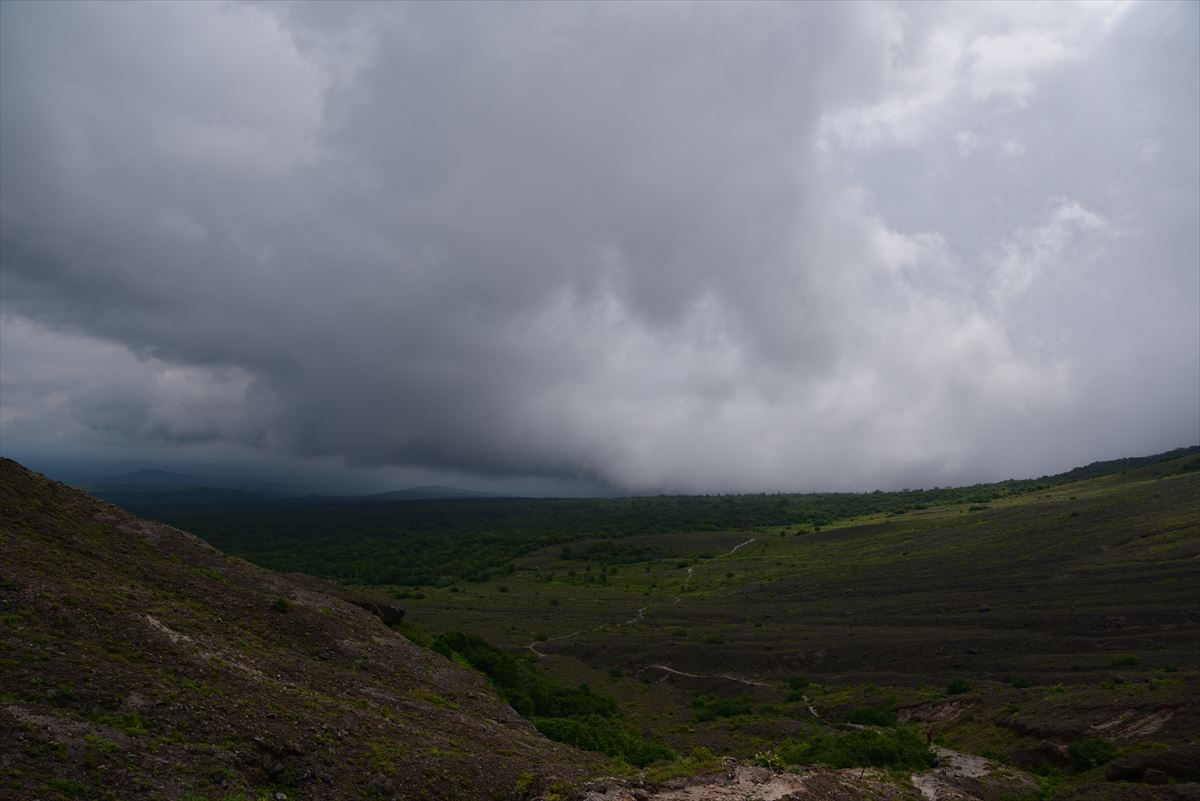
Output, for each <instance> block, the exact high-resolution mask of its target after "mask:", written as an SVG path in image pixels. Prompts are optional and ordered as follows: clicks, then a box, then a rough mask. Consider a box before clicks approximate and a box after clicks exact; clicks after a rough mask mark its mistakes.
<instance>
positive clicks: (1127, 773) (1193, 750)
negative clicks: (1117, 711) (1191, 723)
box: [1104, 745, 1200, 784]
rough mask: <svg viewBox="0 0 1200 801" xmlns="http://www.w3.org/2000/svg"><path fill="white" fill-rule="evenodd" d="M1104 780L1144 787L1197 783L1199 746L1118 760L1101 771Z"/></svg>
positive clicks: (1152, 752)
mask: <svg viewBox="0 0 1200 801" xmlns="http://www.w3.org/2000/svg"><path fill="white" fill-rule="evenodd" d="M1104 778H1106V779H1108V780H1109V781H1110V782H1142V783H1144V784H1168V783H1175V782H1200V745H1185V746H1181V747H1179V748H1172V749H1169V750H1165V751H1143V752H1142V753H1139V754H1129V755H1127V756H1123V757H1119V758H1117V759H1115V760H1113V761H1112V763H1110V764H1109V766H1108V767H1107V768H1105V770H1104Z"/></svg>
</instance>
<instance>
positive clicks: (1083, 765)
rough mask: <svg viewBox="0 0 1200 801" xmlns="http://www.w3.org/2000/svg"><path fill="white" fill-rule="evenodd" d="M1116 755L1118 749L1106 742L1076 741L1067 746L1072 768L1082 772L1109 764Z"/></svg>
mask: <svg viewBox="0 0 1200 801" xmlns="http://www.w3.org/2000/svg"><path fill="white" fill-rule="evenodd" d="M1116 755H1117V749H1116V748H1114V747H1113V746H1112V745H1111V744H1110V743H1107V742H1105V741H1104V740H1076V741H1075V742H1073V743H1071V744H1070V745H1069V746H1067V757H1068V758H1069V759H1070V760H1071V767H1073V768H1074V769H1075V770H1077V771H1080V772H1082V771H1085V770H1091V769H1092V768H1098V767H1100V766H1101V765H1105V764H1108V762H1110V761H1111V760H1112V758H1113V757H1115V756H1116Z"/></svg>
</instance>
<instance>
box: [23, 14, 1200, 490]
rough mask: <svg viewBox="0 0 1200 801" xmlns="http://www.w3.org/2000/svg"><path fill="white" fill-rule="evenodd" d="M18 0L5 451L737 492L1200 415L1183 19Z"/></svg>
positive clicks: (919, 480) (1070, 440) (999, 464)
mask: <svg viewBox="0 0 1200 801" xmlns="http://www.w3.org/2000/svg"><path fill="white" fill-rule="evenodd" d="M0 8H2V10H0V14H2V15H3V24H2V25H0V59H2V66H3V69H2V70H0V90H2V92H3V95H2V97H3V114H0V143H2V150H0V248H2V249H0V266H2V272H0V280H2V286H0V289H2V294H0V302H2V307H0V313H2V316H0V325H2V326H3V327H2V331H3V337H2V339H0V345H2V351H0V356H2V357H3V360H2V362H0V379H2V382H3V399H2V401H3V402H2V404H0V432H2V433H3V437H4V439H5V440H6V442H8V443H9V444H8V446H7V447H12V443H17V444H18V445H19V446H20V447H22V448H26V449H33V450H36V449H37V448H39V447H49V446H50V444H52V443H61V442H63V441H71V442H80V443H84V442H88V443H93V444H94V445H95V447H96V448H100V449H103V448H114V449H116V448H126V449H128V448H136V447H139V445H140V444H144V443H159V444H162V443H171V444H177V445H178V447H179V448H180V449H187V448H196V447H206V448H209V449H212V448H229V449H230V452H231V453H232V452H234V449H237V450H238V451H239V452H263V453H269V454H276V455H279V456H281V457H286V458H304V457H334V458H337V459H343V460H345V461H346V462H347V463H350V464H355V465H368V466H369V465H408V466H414V467H418V468H429V469H436V470H452V471H459V472H465V473H476V474H481V475H491V476H510V475H532V476H549V477H582V478H587V479H593V480H596V481H599V482H605V483H609V484H612V485H614V486H618V487H625V488H630V489H656V488H677V489H686V490H757V489H785V488H826V487H837V488H851V487H870V486H895V485H900V484H908V485H917V484H925V485H930V484H937V483H947V482H950V481H957V480H975V479H986V478H999V477H1005V476H1008V475H1026V474H1031V473H1039V472H1045V471H1050V470H1054V469H1060V468H1065V467H1069V466H1071V465H1073V464H1076V463H1079V462H1083V461H1088V460H1090V459H1094V458H1102V457H1109V456H1116V455H1125V454H1130V453H1141V452H1148V451H1152V450H1157V449H1164V448H1168V447H1174V446H1177V445H1181V444H1190V443H1194V442H1196V441H1200V267H1198V265H1200V242H1198V239H1200V199H1198V196H1200V190H1198V188H1197V187H1200V166H1198V159H1200V155H1198V154H1200V145H1198V143H1200V123H1198V119H1197V118H1198V105H1197V98H1198V97H1200V64H1198V60H1197V58H1198V57H1197V28H1198V24H1200V10H1198V8H1197V6H1196V5H1195V4H1188V3H1178V4H1171V3H1158V4H1146V5H1144V6H1137V5H1135V6H1128V5H1126V4H1121V3H1110V4H1089V5H1080V6H1068V5H1066V4H1055V5H1049V4H1037V5H1019V4H1010V3H1003V4H999V5H982V4H963V5H959V6H945V5H931V6H926V5H904V6H896V5H887V4H853V5H847V6H835V5H832V4H830V5H824V4H815V3H808V4H787V5H775V4H771V5H767V4H763V5H746V4H736V5H735V4H729V5H725V4H714V3H703V4H687V3H684V4H670V5H668V4H590V5H584V4H532V5H522V4H478V5H475V4H437V5H435V4H406V5H400V4H367V5H350V4H342V3H339V4H332V5H323V4H315V3H305V4H287V5H274V4H266V5H224V4H215V3H203V4H201V3H197V4H184V3H167V4H155V5H150V6H147V5H108V4H65V3H63V4H42V3H37V4H34V3H30V4H25V3H15V2H14V3H5V4H4V5H3V6H2V7H0Z"/></svg>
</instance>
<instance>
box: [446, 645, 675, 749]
mask: <svg viewBox="0 0 1200 801" xmlns="http://www.w3.org/2000/svg"><path fill="white" fill-rule="evenodd" d="M430 647H431V648H432V649H433V650H435V651H437V652H438V653H440V654H442V655H443V656H445V657H447V658H449V659H459V660H462V661H464V662H465V663H466V664H468V665H470V666H471V667H473V668H475V669H476V670H479V671H480V672H482V673H483V674H484V675H486V676H487V677H488V678H489V679H490V680H491V682H492V685H493V686H494V687H495V688H496V689H497V690H498V691H499V693H500V695H501V696H502V697H503V698H504V700H506V701H507V702H508V703H509V705H510V706H512V708H513V709H515V710H516V711H517V712H518V713H520V714H521V715H522V716H524V717H526V718H528V719H529V720H530V721H531V722H532V723H533V725H534V726H536V727H537V729H538V731H540V732H541V733H542V734H544V735H546V736H547V737H549V738H550V739H551V740H557V741H558V742H562V743H567V744H568V745H573V746H575V747H576V748H582V749H583V750H585V751H599V752H601V753H604V754H607V755H608V756H611V757H619V758H621V759H624V760H625V761H626V762H628V763H630V764H631V765H637V766H639V767H641V766H644V765H648V764H650V763H651V762H659V761H662V760H668V759H673V758H674V757H675V754H674V752H673V751H672V750H671V749H670V748H668V747H667V746H666V745H664V744H663V743H661V742H648V741H646V740H645V739H643V738H642V737H641V736H640V735H638V734H636V733H635V732H633V731H631V730H629V729H628V728H626V727H624V726H623V725H622V723H621V715H620V713H619V711H618V710H617V705H616V703H615V702H614V701H613V700H612V699H610V698H606V697H604V696H602V695H600V694H598V693H596V692H594V691H593V690H592V689H591V688H590V687H588V686H587V685H586V684H579V685H577V686H574V687H572V686H569V685H566V684H563V683H561V682H558V681H555V680H553V679H550V678H548V677H546V676H544V675H543V674H542V673H541V672H540V671H539V670H538V669H537V668H536V667H535V666H534V665H531V664H529V663H527V662H523V661H519V660H518V659H516V657H514V656H513V655H512V654H510V653H508V652H507V651H504V650H502V649H500V648H497V647H495V646H494V645H491V644H489V643H487V642H486V641H484V640H483V639H481V638H479V637H475V636H472V635H470V634H464V633H462V632H460V631H453V632H447V633H445V634H440V635H438V636H437V637H435V638H433V640H432V642H431V644H430Z"/></svg>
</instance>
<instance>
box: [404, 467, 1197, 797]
mask: <svg viewBox="0 0 1200 801" xmlns="http://www.w3.org/2000/svg"><path fill="white" fill-rule="evenodd" d="M1185 461H1187V460H1179V462H1178V463H1172V462H1168V463H1164V464H1160V465H1153V466H1149V467H1139V468H1136V469H1131V470H1128V471H1127V472H1126V473H1124V474H1117V475H1111V476H1104V477H1100V478H1095V479H1090V480H1087V481H1083V482H1079V483H1073V484H1068V485H1063V486H1059V487H1056V488H1052V489H1048V490H1045V491H1043V492H1040V493H1038V494H1035V495H1026V496H1022V497H1018V498H1012V499H1006V500H1002V501H998V502H992V503H991V504H989V508H985V509H976V510H975V511H970V509H971V507H970V506H969V505H967V504H963V505H960V506H951V507H944V508H936V509H927V510H922V511H912V512H908V513H906V514H903V515H895V516H876V517H873V518H867V519H860V520H855V521H850V522H847V523H844V524H840V525H837V526H834V527H830V528H826V529H824V530H822V531H820V532H817V533H813V532H811V531H808V532H807V533H802V534H797V527H796V526H781V527H773V528H763V529H757V530H748V531H730V532H703V533H698V534H695V535H659V536H656V537H652V538H647V541H651V540H652V541H653V542H654V543H655V544H657V545H659V546H664V545H669V546H670V550H671V551H672V552H673V553H674V555H673V557H672V558H670V559H662V560H658V561H654V562H647V563H642V564H632V565H622V566H619V567H617V568H616V570H615V572H614V570H613V568H612V567H607V568H605V567H604V566H602V565H600V564H596V563H587V562H584V561H579V560H563V559H561V558H560V553H559V549H558V548H547V549H545V550H543V551H541V552H537V553H533V554H530V555H528V556H526V557H524V558H522V559H520V560H518V562H517V564H518V569H517V571H516V572H515V573H514V574H513V575H511V576H507V577H505V578H503V579H498V580H495V581H493V582H490V583H488V584H482V585H463V587H462V588H456V589H459V591H456V592H451V591H448V590H426V594H427V597H426V598H425V599H423V600H412V601H407V602H406V603H407V605H408V608H409V610H410V617H411V618H412V619H413V620H414V621H415V622H417V623H418V624H421V625H425V626H427V627H429V628H431V629H434V630H444V629H451V628H463V629H465V630H469V631H472V632H474V633H477V634H480V635H482V636H484V637H486V638H488V639H490V640H493V641H496V642H499V643H502V644H504V645H506V646H508V647H511V648H513V649H514V650H520V649H524V650H525V651H526V652H527V653H529V651H528V648H527V646H528V644H529V643H531V642H532V641H534V640H536V639H543V638H545V639H547V640H548V641H546V642H543V643H541V644H539V645H538V646H536V647H537V648H538V650H540V651H541V652H543V653H545V654H548V656H547V657H546V658H544V659H543V665H544V667H545V668H546V669H548V670H550V671H551V672H555V673H557V674H559V675H560V676H562V677H564V678H566V677H569V678H573V679H574V680H580V679H583V680H587V681H589V682H590V683H591V684H592V685H593V686H598V687H600V688H602V690H603V691H605V692H608V693H610V694H612V695H614V696H616V697H618V698H619V699H620V700H621V701H622V703H623V704H624V705H625V706H626V707H627V708H629V709H631V710H634V712H635V714H638V715H640V722H641V725H642V726H644V727H645V728H646V729H647V730H652V731H655V732H657V733H660V734H662V735H663V736H664V737H666V738H667V739H668V740H669V741H671V742H673V743H674V744H675V745H676V746H677V747H682V748H687V747H688V746H691V745H696V744H706V745H708V746H710V747H715V748H716V749H717V750H727V751H730V752H733V753H741V754H749V753H753V752H754V751H757V750H760V749H762V748H764V747H770V746H771V744H772V743H775V742H778V740H779V739H780V738H781V737H783V736H786V735H788V734H793V733H796V732H800V731H803V730H804V729H805V728H806V727H808V726H809V725H811V723H812V718H811V715H810V714H809V713H808V711H807V709H806V708H805V706H804V704H802V703H800V702H788V701H785V700H784V697H785V695H784V692H783V691H782V690H781V689H780V687H779V683H780V682H782V681H783V680H784V679H786V678H787V677H789V676H792V675H797V674H801V675H804V676H807V677H809V678H810V679H812V680H813V681H814V682H818V686H816V687H814V688H812V691H811V692H810V693H809V695H810V697H811V698H812V700H813V702H814V703H815V705H816V706H817V708H818V711H819V712H821V714H822V715H823V716H825V717H826V718H832V719H837V718H838V717H839V716H841V715H843V714H844V713H845V712H846V711H848V710H849V709H852V708H854V707H856V706H863V705H875V706H891V707H901V708H904V707H909V709H907V714H908V715H910V716H912V717H913V718H914V719H937V720H938V722H937V725H936V730H937V732H938V734H939V736H940V737H942V738H944V739H945V741H946V742H948V743H949V744H951V745H955V746H959V747H962V748H965V749H967V750H972V751H975V752H989V753H993V754H996V755H998V756H1002V757H1005V758H1008V759H1011V760H1013V761H1016V762H1021V763H1022V764H1032V765H1034V766H1040V767H1042V768H1045V767H1047V765H1046V764H1045V760H1044V759H1043V758H1042V757H1033V756H1030V755H1029V754H1028V753H1026V752H1028V751H1030V750H1036V749H1037V748H1038V747H1040V746H1041V745H1042V743H1043V741H1048V742H1049V743H1050V745H1051V746H1063V745H1066V744H1067V743H1070V742H1072V741H1075V740H1078V739H1081V738H1085V737H1088V736H1100V735H1103V736H1106V737H1108V738H1109V739H1112V740H1113V741H1114V742H1116V743H1117V744H1118V745H1119V746H1120V747H1121V748H1122V749H1124V750H1126V751H1136V750H1137V749H1139V748H1147V747H1162V746H1169V745H1172V744H1180V743H1185V742H1188V741H1191V740H1194V739H1195V737H1196V735H1197V732H1198V731H1200V704H1198V701H1197V699H1198V696H1200V693H1198V692H1197V690H1198V689H1200V683H1198V680H1200V673H1198V671H1197V669H1196V667H1195V666H1196V665H1197V664H1200V598H1198V596H1197V592H1196V588H1197V587H1198V586H1200V474H1198V473H1196V472H1194V471H1193V472H1180V470H1179V468H1180V467H1182V464H1183V462H1185ZM781 534H783V536H781ZM750 538H753V539H754V542H752V543H750V544H749V545H745V546H743V547H741V548H739V549H738V550H737V551H736V552H734V553H728V552H729V551H730V550H731V549H733V548H734V546H736V545H738V544H739V543H742V542H745V541H746V540H748V539H750ZM701 554H705V555H709V556H712V557H716V558H701V556H700V555H701ZM721 554H726V555H721ZM689 567H690V568H692V571H693V575H692V578H691V579H690V580H688V579H687V574H688V573H687V569H688V568H689ZM572 571H573V572H574V574H575V575H573V576H572V575H571V572H572ZM502 586H503V587H504V588H506V591H501V587H502ZM676 599H678V600H676ZM639 610H643V611H641V612H640V613H639ZM654 665H664V666H667V667H670V668H673V669H674V670H677V671H681V672H684V673H693V674H697V675H699V676H703V677H704V678H690V677H685V676H680V675H678V674H670V673H667V672H665V671H663V670H662V669H661V668H657V667H652V666H654ZM722 676H726V678H722ZM728 676H733V677H735V678H741V679H744V680H749V681H755V682H763V683H765V684H766V685H768V686H758V685H753V684H742V683H738V682H736V681H734V680H732V679H730V678H727V677H728ZM955 676H962V677H965V678H966V679H967V680H968V681H969V682H970V684H971V685H972V687H973V691H972V692H970V693H967V694H966V695H965V696H959V697H956V698H955V699H953V700H954V703H952V704H951V703H949V702H948V699H946V698H945V697H944V696H943V695H942V689H943V688H944V687H945V685H946V682H947V681H948V680H949V679H950V678H952V677H955ZM1016 677H1021V678H1024V679H1026V680H1028V681H1029V682H1030V683H1031V684H1032V685H1033V686H1031V687H1029V688H1026V689H1017V688H1014V687H1011V686H1010V685H1009V684H1008V682H1010V681H1011V680H1012V679H1014V678H1016ZM700 691H704V692H717V693H723V694H736V693H742V692H745V693H748V694H749V695H750V696H751V697H752V698H753V699H754V701H753V704H754V706H755V708H756V709H757V710H758V712H757V713H756V714H754V715H751V716H744V717H741V718H737V719H732V720H730V719H724V720H717V721H713V722H708V723H700V722H697V721H696V720H695V713H694V711H693V709H692V708H691V703H692V699H693V697H694V694H695V693H696V692H700ZM763 707H771V708H769V709H763ZM904 712H905V710H903V709H902V713H904ZM1121 715H1128V718H1127V720H1126V721H1125V722H1123V723H1119V724H1114V725H1111V726H1108V727H1107V728H1103V727H1104V724H1105V723H1106V722H1110V721H1112V720H1113V719H1115V718H1117V717H1120V716H1121ZM1156 716H1157V717H1156ZM1160 718H1161V725H1158V723H1157V721H1159V719H1160ZM1138 721H1147V722H1146V725H1142V726H1139V725H1137V722H1138ZM1094 727H1102V728H1094ZM1089 730H1090V731H1089ZM1039 760H1040V761H1039ZM1099 778H1101V777H1100V774H1099V772H1097V771H1093V773H1092V774H1090V775H1085V776H1083V777H1080V778H1077V779H1073V780H1072V781H1083V782H1086V781H1088V780H1092V779H1099Z"/></svg>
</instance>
